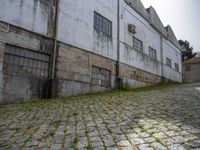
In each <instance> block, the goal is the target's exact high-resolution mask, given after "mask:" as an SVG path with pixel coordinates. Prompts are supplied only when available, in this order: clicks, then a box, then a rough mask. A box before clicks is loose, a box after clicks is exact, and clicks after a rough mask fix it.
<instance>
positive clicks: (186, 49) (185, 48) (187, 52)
mask: <svg viewBox="0 0 200 150" xmlns="http://www.w3.org/2000/svg"><path fill="white" fill-rule="evenodd" d="M178 42H179V44H180V46H181V48H182V61H185V60H188V59H191V58H193V57H195V56H196V55H197V53H193V47H192V46H191V45H190V42H188V41H186V40H185V41H183V40H179V41H178Z"/></svg>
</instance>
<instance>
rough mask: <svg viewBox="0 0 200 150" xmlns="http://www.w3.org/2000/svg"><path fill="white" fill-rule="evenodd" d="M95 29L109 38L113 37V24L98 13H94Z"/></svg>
mask: <svg viewBox="0 0 200 150" xmlns="http://www.w3.org/2000/svg"><path fill="white" fill-rule="evenodd" d="M94 28H95V29H96V30H97V31H99V32H103V33H104V34H106V35H107V36H112V22H111V21H110V20H108V19H106V18H105V17H103V16H101V15H100V14H98V13H96V12H94Z"/></svg>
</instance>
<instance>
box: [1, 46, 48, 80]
mask: <svg viewBox="0 0 200 150" xmlns="http://www.w3.org/2000/svg"><path fill="white" fill-rule="evenodd" d="M49 60H50V56H49V55H48V54H44V53H41V52H37V51H33V50H29V49H25V48H20V47H16V46H11V45H6V49H5V55H4V64H3V71H4V72H5V73H8V74H19V75H26V76H29V75H33V76H36V77H43V78H48V72H49Z"/></svg>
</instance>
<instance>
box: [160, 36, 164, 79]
mask: <svg viewBox="0 0 200 150" xmlns="http://www.w3.org/2000/svg"><path fill="white" fill-rule="evenodd" d="M162 40H163V38H162V35H160V61H161V83H163V82H164V71H163V70H164V66H163V65H164V62H163V41H162Z"/></svg>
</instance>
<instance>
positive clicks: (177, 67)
mask: <svg viewBox="0 0 200 150" xmlns="http://www.w3.org/2000/svg"><path fill="white" fill-rule="evenodd" d="M175 70H176V71H178V72H179V65H178V64H177V63H175Z"/></svg>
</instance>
